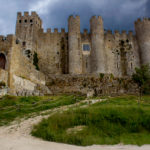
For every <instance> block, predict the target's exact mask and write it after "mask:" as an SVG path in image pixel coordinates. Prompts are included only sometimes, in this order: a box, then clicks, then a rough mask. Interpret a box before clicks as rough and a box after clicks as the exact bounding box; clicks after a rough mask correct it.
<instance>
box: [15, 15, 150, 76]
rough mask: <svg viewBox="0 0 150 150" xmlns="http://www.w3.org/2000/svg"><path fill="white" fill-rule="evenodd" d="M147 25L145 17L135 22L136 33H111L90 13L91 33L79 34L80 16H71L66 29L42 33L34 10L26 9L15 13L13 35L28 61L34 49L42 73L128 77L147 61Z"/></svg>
mask: <svg viewBox="0 0 150 150" xmlns="http://www.w3.org/2000/svg"><path fill="white" fill-rule="evenodd" d="M149 24H150V21H149V20H148V19H144V20H143V21H137V22H136V23H135V29H136V34H135V35H134V34H133V32H132V31H129V32H128V34H127V33H126V31H122V33H120V32H119V31H115V33H114V34H113V33H112V32H111V31H104V27H103V19H102V17H100V16H98V17H96V16H93V17H92V18H91V20H90V33H88V31H87V30H86V29H85V30H84V32H83V33H81V32H80V17H79V16H70V17H69V19H68V32H65V30H64V29H61V32H59V30H58V29H54V32H52V31H51V29H47V32H44V30H43V28H42V21H41V19H40V17H39V16H38V15H37V14H36V13H35V12H32V13H31V15H30V14H29V13H27V12H25V13H24V15H22V14H21V13H18V16H17V25H16V37H17V38H18V40H19V41H21V44H22V51H23V52H24V54H27V56H28V57H29V60H30V61H31V62H32V60H33V53H34V52H37V55H38V59H39V68H40V71H41V72H43V73H44V74H45V75H48V74H75V75H76V74H91V73H92V74H96V73H109V74H113V75H114V76H117V77H123V76H131V75H132V73H133V72H134V70H135V67H140V65H141V63H142V64H145V63H149V62H150V60H149V59H148V58H150V57H149V53H148V50H149V48H150V46H149V44H148V42H149V35H150V34H149V28H150V25H149ZM147 30H148V31H147ZM141 38H142V39H141ZM86 46H88V48H87V49H86ZM143 47H146V48H145V49H143ZM28 51H30V56H29V55H28ZM143 57H144V58H146V60H147V61H146V60H145V59H144V58H143ZM147 57H148V58H147ZM142 60H145V61H142Z"/></svg>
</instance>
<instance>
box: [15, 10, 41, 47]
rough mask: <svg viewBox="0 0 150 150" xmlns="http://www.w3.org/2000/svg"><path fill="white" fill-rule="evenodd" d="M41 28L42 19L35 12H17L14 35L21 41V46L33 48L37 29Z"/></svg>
mask: <svg viewBox="0 0 150 150" xmlns="http://www.w3.org/2000/svg"><path fill="white" fill-rule="evenodd" d="M40 29H42V21H41V19H40V17H39V16H38V15H37V13H36V12H31V15H30V14H29V13H28V12H24V14H23V15H22V13H21V12H18V13H17V22H16V37H17V38H18V39H19V40H20V41H21V42H22V46H23V47H24V48H26V49H32V48H33V41H35V40H36V39H37V38H38V36H37V34H38V31H39V30H40Z"/></svg>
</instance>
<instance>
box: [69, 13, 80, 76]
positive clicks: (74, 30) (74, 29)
mask: <svg viewBox="0 0 150 150" xmlns="http://www.w3.org/2000/svg"><path fill="white" fill-rule="evenodd" d="M68 44H69V73H70V74H82V50H81V34H80V17H79V16H76V17H74V16H70V17H69V19H68Z"/></svg>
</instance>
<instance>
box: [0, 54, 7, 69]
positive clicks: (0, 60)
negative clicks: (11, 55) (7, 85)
mask: <svg viewBox="0 0 150 150" xmlns="http://www.w3.org/2000/svg"><path fill="white" fill-rule="evenodd" d="M5 65H6V57H5V55H4V54H3V53H0V68H1V69H5Z"/></svg>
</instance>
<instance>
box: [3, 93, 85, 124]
mask: <svg viewBox="0 0 150 150" xmlns="http://www.w3.org/2000/svg"><path fill="white" fill-rule="evenodd" d="M83 99H84V97H81V96H74V95H60V96H49V97H36V96H31V97H15V96H4V97H2V98H1V99H0V126H2V125H6V124H8V123H10V122H11V121H14V120H15V119H16V118H22V117H26V116H30V115H32V114H33V113H39V112H40V111H44V110H48V109H52V108H57V107H60V106H64V105H70V104H74V103H76V102H79V101H81V100H83Z"/></svg>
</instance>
